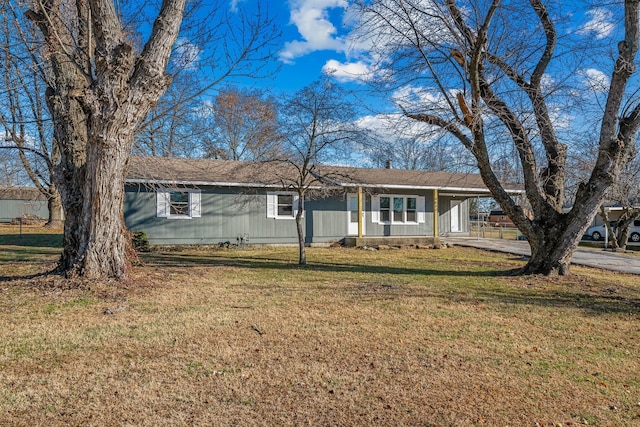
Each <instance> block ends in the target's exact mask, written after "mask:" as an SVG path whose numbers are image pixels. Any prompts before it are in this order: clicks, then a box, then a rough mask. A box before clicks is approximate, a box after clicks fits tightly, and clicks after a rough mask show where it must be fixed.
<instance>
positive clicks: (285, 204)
mask: <svg viewBox="0 0 640 427" xmlns="http://www.w3.org/2000/svg"><path fill="white" fill-rule="evenodd" d="M297 212H298V195H297V194H295V193H285V192H282V193H267V218H276V219H293V218H295V216H296V213H297Z"/></svg>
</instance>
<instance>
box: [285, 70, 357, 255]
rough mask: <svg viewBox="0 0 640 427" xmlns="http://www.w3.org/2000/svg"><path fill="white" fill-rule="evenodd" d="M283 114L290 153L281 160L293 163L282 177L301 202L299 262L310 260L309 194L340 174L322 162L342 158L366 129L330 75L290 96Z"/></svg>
mask: <svg viewBox="0 0 640 427" xmlns="http://www.w3.org/2000/svg"><path fill="white" fill-rule="evenodd" d="M280 114H281V117H282V124H281V132H282V134H283V136H284V138H285V142H286V147H285V149H286V150H287V153H288V155H287V157H285V158H282V159H280V160H279V162H280V163H284V164H287V165H289V166H290V167H287V168H284V171H285V172H283V173H282V175H281V181H282V185H283V187H284V188H287V189H290V190H292V191H294V192H296V194H297V196H298V200H299V204H300V205H299V209H298V210H297V213H296V216H295V220H296V230H297V233H298V245H299V263H300V264H306V263H307V256H306V252H305V236H304V228H303V224H302V219H303V214H304V200H305V197H312V196H314V195H315V194H317V193H318V192H319V191H320V190H317V187H318V186H319V185H320V184H322V183H325V184H326V183H330V182H331V179H332V178H336V177H332V176H330V175H327V174H321V173H320V172H319V171H318V166H319V165H320V164H322V163H323V162H327V161H332V162H336V161H338V159H340V158H341V157H342V155H343V154H344V153H345V149H347V148H348V145H350V144H355V143H357V142H360V141H361V139H362V138H363V136H364V133H365V132H364V131H363V130H362V129H361V128H359V127H358V126H357V124H356V123H355V122H354V121H353V119H354V117H355V113H354V107H353V104H351V103H350V98H349V96H348V93H347V92H346V91H345V90H344V89H342V88H341V87H339V86H338V85H336V84H335V83H332V82H331V80H330V78H329V77H328V76H324V77H323V78H321V79H319V80H317V81H315V82H313V83H311V84H310V85H308V86H306V87H305V88H303V89H301V90H299V91H298V92H296V93H294V94H293V95H292V96H290V97H288V98H286V99H285V101H284V103H283V106H282V109H281V112H280ZM347 151H348V150H347ZM291 171H293V173H292V172H291Z"/></svg>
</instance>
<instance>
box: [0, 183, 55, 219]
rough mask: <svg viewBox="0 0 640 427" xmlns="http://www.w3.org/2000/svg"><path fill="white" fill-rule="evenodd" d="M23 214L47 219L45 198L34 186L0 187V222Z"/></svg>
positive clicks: (23, 215)
mask: <svg viewBox="0 0 640 427" xmlns="http://www.w3.org/2000/svg"><path fill="white" fill-rule="evenodd" d="M25 216H28V217H30V218H35V217H38V218H42V219H47V218H48V217H49V208H48V206H47V198H46V197H45V196H44V195H43V194H42V193H41V192H40V191H39V190H38V189H37V188H35V187H0V222H11V221H13V220H14V219H16V218H23V217H25Z"/></svg>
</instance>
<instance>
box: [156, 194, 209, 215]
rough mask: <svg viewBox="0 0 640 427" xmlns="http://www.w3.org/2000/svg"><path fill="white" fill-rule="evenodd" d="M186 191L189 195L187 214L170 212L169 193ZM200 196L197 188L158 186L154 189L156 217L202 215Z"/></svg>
mask: <svg viewBox="0 0 640 427" xmlns="http://www.w3.org/2000/svg"><path fill="white" fill-rule="evenodd" d="M177 192H180V193H187V194H188V195H189V202H188V206H189V214H188V215H172V214H171V193H177ZM201 205H202V197H201V194H200V190H199V189H197V188H158V189H157V190H156V217H158V218H167V219H191V218H199V217H200V216H201V215H202V206H201Z"/></svg>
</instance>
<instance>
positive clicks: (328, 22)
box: [231, 0, 352, 91]
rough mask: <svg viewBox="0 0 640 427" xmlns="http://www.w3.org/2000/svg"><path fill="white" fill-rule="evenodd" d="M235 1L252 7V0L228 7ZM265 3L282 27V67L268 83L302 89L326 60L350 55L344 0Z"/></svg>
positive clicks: (317, 72)
mask: <svg viewBox="0 0 640 427" xmlns="http://www.w3.org/2000/svg"><path fill="white" fill-rule="evenodd" d="M235 3H238V6H239V7H244V8H251V7H252V5H253V3H255V0H234V1H232V3H231V4H232V6H231V7H233V5H234V4H235ZM268 6H269V13H270V14H272V15H274V16H275V17H276V18H277V23H278V25H279V27H280V29H281V30H282V39H281V46H280V48H281V50H280V54H279V62H280V66H281V68H280V71H279V72H278V74H277V75H276V76H275V77H274V79H275V81H274V82H273V81H272V82H265V83H266V84H267V85H269V86H270V87H275V88H277V90H279V91H295V90H297V89H301V88H302V87H304V86H305V85H307V84H309V83H311V82H312V81H313V80H316V79H317V78H318V77H320V75H321V73H322V72H323V68H325V67H326V66H327V64H328V65H329V66H331V65H332V64H336V62H335V61H339V62H340V63H344V62H345V61H346V60H347V59H348V58H349V57H350V56H349V55H350V52H351V51H352V49H351V48H350V41H349V39H348V36H349V32H350V27H349V26H348V22H347V21H348V18H347V16H348V1H347V0H290V1H278V2H276V1H270V2H269V5H268ZM334 68H335V65H334ZM258 84H259V83H258Z"/></svg>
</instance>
